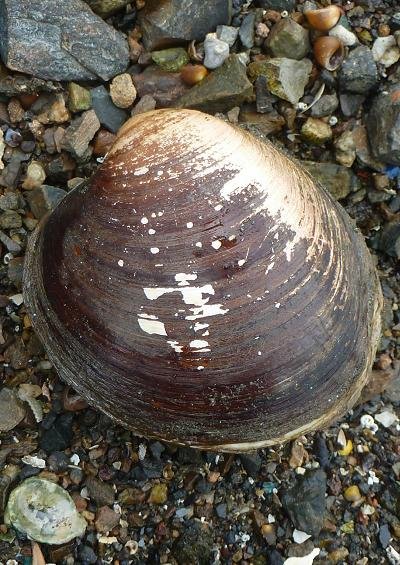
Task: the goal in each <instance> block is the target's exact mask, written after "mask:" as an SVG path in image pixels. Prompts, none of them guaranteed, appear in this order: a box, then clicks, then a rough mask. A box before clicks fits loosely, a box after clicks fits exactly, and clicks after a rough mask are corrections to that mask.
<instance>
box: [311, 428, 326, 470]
mask: <svg viewBox="0 0 400 565" xmlns="http://www.w3.org/2000/svg"><path fill="white" fill-rule="evenodd" d="M313 451H314V455H315V459H316V460H317V461H318V463H319V464H320V466H321V467H322V469H327V468H328V467H330V463H329V459H330V453H329V449H328V446H327V445H326V441H325V438H324V436H323V435H321V434H318V435H316V436H315V439H314V443H313Z"/></svg>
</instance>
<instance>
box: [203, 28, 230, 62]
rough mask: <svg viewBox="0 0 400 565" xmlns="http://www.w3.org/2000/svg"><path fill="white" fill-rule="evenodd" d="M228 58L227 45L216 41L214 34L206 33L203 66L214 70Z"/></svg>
mask: <svg viewBox="0 0 400 565" xmlns="http://www.w3.org/2000/svg"><path fill="white" fill-rule="evenodd" d="M228 57H229V45H228V44H227V43H225V41H221V40H220V39H218V37H217V34H216V33H207V35H206V38H205V40H204V66H205V67H206V68H207V69H216V68H218V67H220V66H221V65H222V63H223V62H224V61H225V60H226V59H227V58H228Z"/></svg>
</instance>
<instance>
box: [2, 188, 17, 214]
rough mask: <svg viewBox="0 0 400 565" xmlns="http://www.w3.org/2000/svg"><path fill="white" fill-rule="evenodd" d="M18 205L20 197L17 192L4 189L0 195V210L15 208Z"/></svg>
mask: <svg viewBox="0 0 400 565" xmlns="http://www.w3.org/2000/svg"><path fill="white" fill-rule="evenodd" d="M19 206H20V198H19V194H18V193H17V192H12V191H11V190H8V191H6V192H5V193H4V194H2V195H1V196H0V209H1V210H16V209H17V208H19Z"/></svg>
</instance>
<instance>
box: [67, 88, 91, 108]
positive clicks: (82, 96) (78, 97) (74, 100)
mask: <svg viewBox="0 0 400 565" xmlns="http://www.w3.org/2000/svg"><path fill="white" fill-rule="evenodd" d="M91 102H92V97H91V95H90V91H89V90H88V89H87V88H84V87H83V86H80V85H79V84H76V82H70V83H69V85H68V108H69V109H70V110H71V112H82V111H83V110H89V108H90V106H91Z"/></svg>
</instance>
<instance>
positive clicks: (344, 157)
mask: <svg viewBox="0 0 400 565" xmlns="http://www.w3.org/2000/svg"><path fill="white" fill-rule="evenodd" d="M334 145H335V158H336V161H337V162H338V163H339V164H340V165H343V166H344V167H351V166H352V164H353V163H354V161H355V159H356V144H355V142H354V138H353V132H352V131H350V130H347V131H344V132H343V133H342V134H341V135H340V136H339V137H337V138H336V139H335V142H334Z"/></svg>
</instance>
